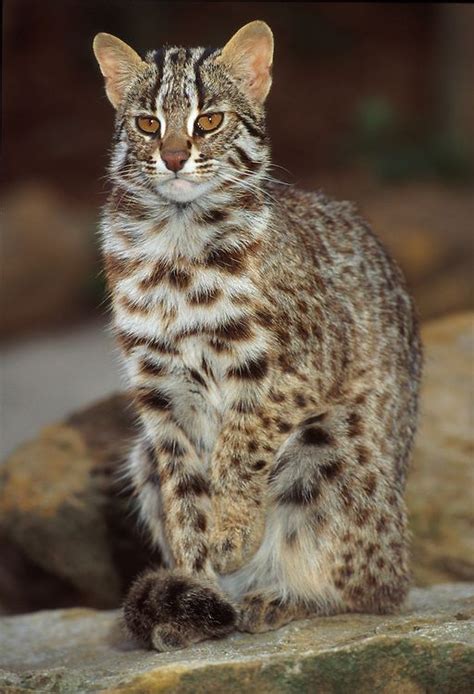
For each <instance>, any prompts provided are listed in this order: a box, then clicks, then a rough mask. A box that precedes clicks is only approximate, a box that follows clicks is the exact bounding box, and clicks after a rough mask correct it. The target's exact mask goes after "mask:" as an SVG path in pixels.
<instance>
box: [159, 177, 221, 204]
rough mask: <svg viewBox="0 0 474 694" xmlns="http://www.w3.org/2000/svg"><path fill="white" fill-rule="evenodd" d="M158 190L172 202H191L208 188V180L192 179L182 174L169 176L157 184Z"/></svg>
mask: <svg viewBox="0 0 474 694" xmlns="http://www.w3.org/2000/svg"><path fill="white" fill-rule="evenodd" d="M157 188H158V192H159V193H160V195H162V196H163V197H165V198H167V199H168V200H172V201H174V202H191V201H192V200H195V199H196V198H198V197H200V196H201V195H203V193H206V192H208V191H209V189H210V185H209V182H208V181H206V182H198V181H192V180H190V179H189V178H185V177H184V176H179V175H175V176H170V178H168V179H167V180H166V181H163V182H160V183H159V184H158V185H157Z"/></svg>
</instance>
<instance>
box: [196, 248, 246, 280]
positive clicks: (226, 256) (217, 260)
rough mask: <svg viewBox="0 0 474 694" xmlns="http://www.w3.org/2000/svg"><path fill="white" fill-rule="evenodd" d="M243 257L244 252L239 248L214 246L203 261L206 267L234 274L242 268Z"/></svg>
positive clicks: (243, 263) (244, 255)
mask: <svg viewBox="0 0 474 694" xmlns="http://www.w3.org/2000/svg"><path fill="white" fill-rule="evenodd" d="M245 259H246V252H245V250H243V249H241V248H214V249H213V250H211V251H210V253H209V255H208V256H207V258H206V260H205V261H204V262H205V263H206V265H207V266H208V267H213V268H218V269H219V270H222V271H224V272H228V273H229V274H230V275H235V274H237V273H239V272H241V271H242V270H243V268H244V265H245Z"/></svg>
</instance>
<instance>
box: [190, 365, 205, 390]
mask: <svg viewBox="0 0 474 694" xmlns="http://www.w3.org/2000/svg"><path fill="white" fill-rule="evenodd" d="M189 374H190V376H191V378H193V379H194V380H195V381H196V382H197V383H199V385H201V386H203V387H204V388H207V384H206V381H205V380H204V379H203V377H202V376H201V374H200V373H199V371H196V369H189Z"/></svg>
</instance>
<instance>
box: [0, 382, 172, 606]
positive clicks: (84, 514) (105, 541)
mask: <svg viewBox="0 0 474 694" xmlns="http://www.w3.org/2000/svg"><path fill="white" fill-rule="evenodd" d="M132 431H133V418H132V414H131V411H130V409H129V407H128V403H127V400H126V398H125V397H123V396H116V397H112V398H110V399H108V400H106V401H105V402H103V403H99V404H97V405H94V406H93V407H91V408H88V409H87V410H86V411H85V412H79V413H76V414H74V415H73V416H72V417H70V418H69V419H68V420H66V421H65V422H64V423H62V424H58V425H54V426H51V427H48V428H46V429H44V430H43V432H42V433H41V435H40V436H39V437H38V439H36V440H34V441H32V442H31V443H27V444H25V445H24V446H21V447H20V448H19V449H17V450H16V451H15V452H14V453H13V454H12V455H11V456H10V458H9V459H8V461H7V463H6V464H5V465H3V466H2V467H1V468H0V489H1V492H0V537H1V538H2V539H3V543H4V544H5V545H6V546H7V547H8V548H9V555H8V556H9V558H10V559H9V561H8V563H7V565H5V564H4V565H3V568H2V569H1V570H0V590H1V598H0V600H1V602H2V603H3V609H4V611H10V610H11V609H12V608H11V607H10V604H11V603H12V602H13V605H15V606H16V607H14V608H13V609H15V611H17V610H18V609H19V610H29V609H34V608H35V607H36V608H38V607H55V606H57V605H58V603H57V602H56V599H57V598H56V595H57V593H56V591H57V589H58V587H59V588H60V593H61V594H63V595H64V598H63V599H66V600H67V599H68V598H67V596H69V600H70V602H69V603H68V604H82V605H91V606H95V607H101V608H107V607H115V606H117V605H118V604H119V602H120V599H121V596H122V593H123V589H124V586H127V585H128V583H129V582H130V580H131V579H132V578H133V576H135V574H136V571H137V568H138V570H139V569H140V568H141V567H143V566H144V565H145V562H146V560H147V555H149V552H148V553H147V554H146V553H145V541H144V540H143V538H141V537H140V536H139V534H138V531H137V529H136V526H135V523H134V521H133V518H132V517H131V508H130V503H129V498H128V496H127V494H126V493H124V491H123V489H122V486H123V485H120V484H117V483H116V479H115V477H114V475H113V474H112V473H114V472H118V469H117V468H118V467H119V464H120V462H121V461H122V460H123V458H124V456H125V455H126V451H127V446H128V443H129V441H130V438H131V435H132ZM14 548H17V552H15V551H14ZM155 559H156V560H158V559H159V558H158V557H156V555H155ZM151 560H153V555H152V556H151ZM25 562H26V564H28V563H29V564H30V565H33V566H35V567H39V569H40V577H39V580H40V585H39V586H38V585H37V584H36V582H33V585H31V586H30V585H29V581H28V572H25V568H24V567H25ZM25 573H26V576H25V575H24V574H25ZM51 576H52V577H56V579H59V581H60V584H59V586H57V585H56V584H52V585H51V590H50V591H48V590H47V589H46V587H47V586H48V585H49V583H50V578H51ZM22 577H23V586H22V587H23V590H22V591H21V590H19V582H22ZM25 578H26V582H25ZM53 589H54V590H53ZM38 590H39V595H37V592H38ZM22 595H23V597H22ZM41 600H44V602H43V603H41ZM38 602H39V604H38ZM59 604H63V603H61V602H59Z"/></svg>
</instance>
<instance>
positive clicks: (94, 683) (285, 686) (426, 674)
mask: <svg viewBox="0 0 474 694" xmlns="http://www.w3.org/2000/svg"><path fill="white" fill-rule="evenodd" d="M473 613H474V584H469V583H456V584H445V585H439V586H434V587H432V588H429V589H413V590H412V592H411V594H410V600H409V603H408V605H407V606H406V608H405V609H404V610H403V611H402V612H401V613H400V614H398V615H390V616H376V615H338V616H335V617H324V618H315V619H311V620H304V621H300V622H294V623H293V624H290V625H288V626H287V627H284V628H283V629H280V630H278V631H276V632H269V633H267V634H258V635H247V634H234V635H232V636H230V637H228V638H227V639H224V640H221V641H207V642H204V643H201V644H198V645H196V646H194V647H192V648H190V649H186V650H183V651H177V652H174V653H161V654H158V653H153V652H148V651H144V650H140V649H137V648H136V647H135V646H134V645H133V644H131V643H130V642H129V641H127V640H126V639H125V638H124V636H123V635H122V634H121V631H120V627H119V622H118V619H119V612H118V611H115V610H114V611H104V612H101V611H95V610H89V609H77V608H76V609H68V610H52V611H44V612H37V613H35V614H30V615H23V616H18V617H5V618H3V619H1V620H0V654H1V655H0V667H1V668H3V670H0V691H1V692H2V693H5V694H19V693H20V692H52V691H54V692H81V693H82V692H84V693H87V692H108V693H109V694H112V693H114V692H117V693H123V694H131V693H132V692H133V693H134V694H139V693H143V692H147V693H150V694H154V693H155V692H156V693H158V692H160V693H161V692H166V693H170V694H178V692H179V694H191V693H192V694H201V693H202V694H213V693H216V694H217V693H219V694H220V693H221V692H226V693H227V692H230V693H232V692H242V691H247V692H258V693H259V694H267V693H268V694H270V692H271V693H272V694H273V693H280V692H284V693H286V692H288V693H290V692H292V693H293V692H298V693H299V692H318V694H326V693H327V694H332V693H333V692H334V694H336V693H337V694H339V693H341V694H342V693H344V694H345V693H346V692H350V691H353V692H356V693H357V694H359V693H364V692H367V693H369V692H370V694H373V693H374V692H384V694H392V693H397V694H398V693H400V694H412V693H417V694H418V693H420V694H421V693H422V692H427V691H429V692H430V693H431V694H434V693H436V692H440V693H441V692H442V693H443V694H445V693H446V692H456V694H463V693H464V692H466V694H467V693H468V692H469V693H470V692H472V682H473V678H474V627H473V619H472V617H473Z"/></svg>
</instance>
